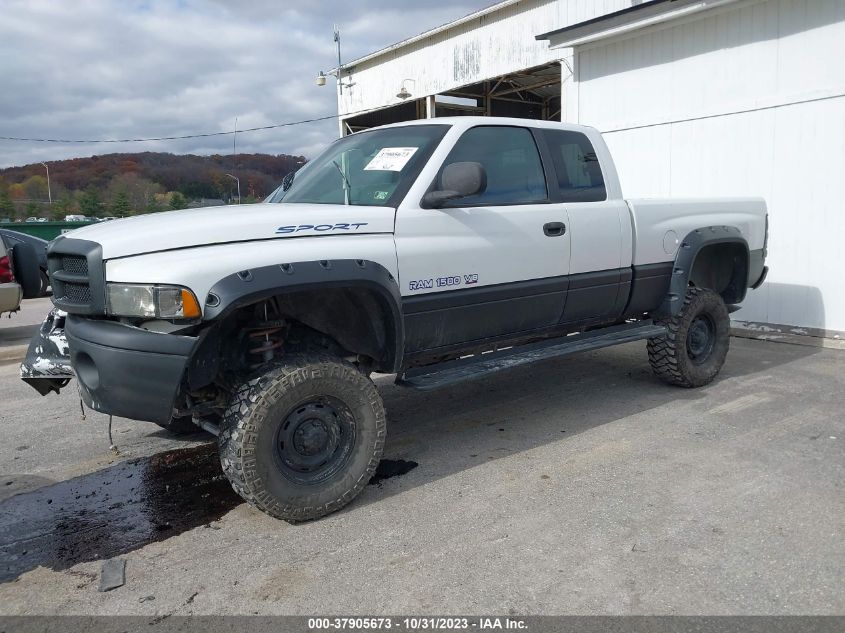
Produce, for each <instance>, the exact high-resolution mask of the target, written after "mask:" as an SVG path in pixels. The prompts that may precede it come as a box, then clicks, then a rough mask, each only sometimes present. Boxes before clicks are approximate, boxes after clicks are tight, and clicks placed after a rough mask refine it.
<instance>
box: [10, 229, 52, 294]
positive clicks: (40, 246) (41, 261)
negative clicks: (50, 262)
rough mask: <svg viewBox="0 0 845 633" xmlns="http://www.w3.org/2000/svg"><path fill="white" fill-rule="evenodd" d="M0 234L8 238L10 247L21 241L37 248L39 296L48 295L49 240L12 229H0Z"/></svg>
mask: <svg viewBox="0 0 845 633" xmlns="http://www.w3.org/2000/svg"><path fill="white" fill-rule="evenodd" d="M0 235H2V236H3V237H4V238H6V244H8V246H9V248H12V247H13V246H14V245H15V244H20V243H25V244H31V245H32V246H33V248H35V253H36V254H37V255H38V270H39V274H40V277H41V290H40V293H39V296H41V297H46V296H47V295H48V294H49V293H48V289H49V287H50V275H49V273H48V272H47V244H48V242H47V240H42V239H41V238H40V237H35V236H34V235H28V234H27V233H21V232H20V231H14V230H12V229H0Z"/></svg>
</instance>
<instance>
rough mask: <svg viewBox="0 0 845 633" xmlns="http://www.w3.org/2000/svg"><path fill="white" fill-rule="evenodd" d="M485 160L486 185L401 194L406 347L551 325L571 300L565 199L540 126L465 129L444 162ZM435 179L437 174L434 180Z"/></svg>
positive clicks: (456, 344) (484, 339)
mask: <svg viewBox="0 0 845 633" xmlns="http://www.w3.org/2000/svg"><path fill="white" fill-rule="evenodd" d="M464 161H468V162H477V163H480V164H481V165H482V166H483V167H484V169H485V171H486V174H487V186H486V189H485V190H484V191H482V192H481V193H479V194H476V195H474V196H471V197H468V198H463V199H459V200H454V201H451V202H449V203H447V204H446V205H445V206H444V207H443V208H439V209H424V208H421V207H420V206H419V204H418V202H419V201H416V203H414V204H411V205H407V204H403V205H402V207H400V209H399V211H398V212H397V216H396V231H395V240H396V250H397V255H398V260H399V276H400V280H399V281H400V285H401V292H402V305H403V310H404V314H405V340H406V346H405V348H406V349H405V351H406V353H409V354H413V353H414V352H422V351H443V352H444V353H445V352H447V351H450V350H456V349H464V348H467V349H468V348H473V347H478V346H484V345H486V344H488V343H491V342H494V341H501V340H505V339H508V338H514V337H518V336H520V335H523V334H528V333H531V332H537V331H542V330H544V329H549V328H553V327H555V326H556V325H557V324H558V322H559V321H560V317H561V314H562V313H563V307H564V303H565V300H566V292H567V288H568V279H567V275H568V273H569V255H570V237H569V232H568V230H567V225H568V223H569V219H568V216H567V212H566V208H565V206H564V205H562V204H559V203H553V202H551V197H550V195H549V185H548V183H547V174H549V173H551V172H550V169H551V166H550V165H545V164H544V163H543V160H542V159H541V154H540V150H539V149H538V143H537V140H536V138H535V132H534V131H533V130H532V129H531V128H528V127H518V126H503V125H480V126H476V127H472V128H470V129H468V130H466V131H465V132H464V133H463V134H462V135H461V137H460V138H459V139H458V140H457V142H456V143H455V145H454V147H453V148H452V150H451V151H450V153H449V154H448V156H447V158H446V160H445V161H444V163H443V165H442V166H441V169H440V172H439V173H438V176H437V179H438V180H439V178H440V174H441V173H442V169H443V167H445V166H446V165H448V164H451V163H454V162H464ZM436 184H439V183H436Z"/></svg>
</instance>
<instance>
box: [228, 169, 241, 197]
mask: <svg viewBox="0 0 845 633" xmlns="http://www.w3.org/2000/svg"><path fill="white" fill-rule="evenodd" d="M226 175H227V176H228V177H229V178H231V179H232V180H234V181H235V182H236V183H238V204H240V203H241V181H240V180H239V179H237V178H235V177H234V176H233V175H232V174H226Z"/></svg>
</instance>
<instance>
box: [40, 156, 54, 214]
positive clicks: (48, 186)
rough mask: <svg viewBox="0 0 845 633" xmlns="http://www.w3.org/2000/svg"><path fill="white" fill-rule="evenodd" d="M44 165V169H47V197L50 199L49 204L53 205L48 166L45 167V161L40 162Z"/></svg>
mask: <svg viewBox="0 0 845 633" xmlns="http://www.w3.org/2000/svg"><path fill="white" fill-rule="evenodd" d="M41 164H42V165H44V169H46V170H47V197H48V198H49V200H50V206H53V192H52V191H51V189H50V168H49V167H47V163H41Z"/></svg>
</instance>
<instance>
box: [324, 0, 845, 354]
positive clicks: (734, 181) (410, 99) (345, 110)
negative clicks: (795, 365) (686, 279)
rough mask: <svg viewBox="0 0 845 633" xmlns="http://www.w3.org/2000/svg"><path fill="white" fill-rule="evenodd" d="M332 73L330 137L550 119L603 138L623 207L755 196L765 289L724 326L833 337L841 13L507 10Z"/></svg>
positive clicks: (726, 3) (843, 174) (838, 322)
mask: <svg viewBox="0 0 845 633" xmlns="http://www.w3.org/2000/svg"><path fill="white" fill-rule="evenodd" d="M339 74H340V81H341V83H342V84H343V87H342V92H341V94H340V95H339V110H340V114H341V133H348V132H350V131H355V130H358V129H363V128H366V127H371V126H374V125H380V124H382V123H387V122H393V121H400V120H406V119H413V118H424V117H434V116H444V115H450V116H454V115H456V114H462V113H467V114H486V115H490V116H519V117H525V118H543V119H554V120H556V119H560V120H563V121H569V122H577V123H582V124H586V125H592V126H594V127H596V128H598V129H599V130H600V131H601V132H603V133H604V134H605V136H606V139H607V141H608V144H609V145H610V148H611V150H612V151H613V153H614V156H615V158H616V161H617V167H618V170H619V174H620V177H621V179H622V185H623V192H624V194H625V195H626V196H627V197H667V196H675V197H685V196H722V195H724V196H733V195H761V196H763V197H765V198H766V200H767V201H768V204H769V214H770V231H771V237H770V240H769V257H768V261H767V263H768V265H769V267H770V274H769V277H768V281H767V282H766V283H765V284H764V285H763V286H762V287H761V288H760V289H759V290H756V291H750V294H749V298H748V299H747V301H746V303H745V304H744V307H743V308H742V309H741V310H740V311H739V312H737V313H735V315H734V317H735V318H736V319H737V320H741V321H744V322H749V323H752V324H760V323H765V324H771V325H782V326H795V327H787V328H777V329H785V330H787V331H795V332H797V333H803V334H810V335H815V336H828V337H838V336H841V335H843V333H845V284H843V281H842V279H843V275H845V255H844V254H843V253H845V205H843V193H842V183H843V180H845V0H651V1H637V0H507V1H505V2H500V3H499V4H496V5H494V6H492V7H489V8H487V9H484V10H482V11H479V12H476V13H474V14H472V15H469V16H467V17H465V18H463V19H461V20H457V21H455V22H452V23H450V24H446V25H444V26H442V27H439V28H437V29H434V30H431V31H428V32H426V33H423V34H421V35H418V36H416V37H413V38H410V39H408V40H406V41H404V42H400V43H398V44H395V45H393V46H390V47H388V48H385V49H383V50H380V51H377V52H375V53H373V54H371V55H367V56H365V57H362V58H360V59H357V60H355V61H352V62H350V63H348V64H344V65H343V66H342V67H341V68H340V69H339ZM349 84H354V85H351V86H350V85H349ZM752 327H756V326H752Z"/></svg>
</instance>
